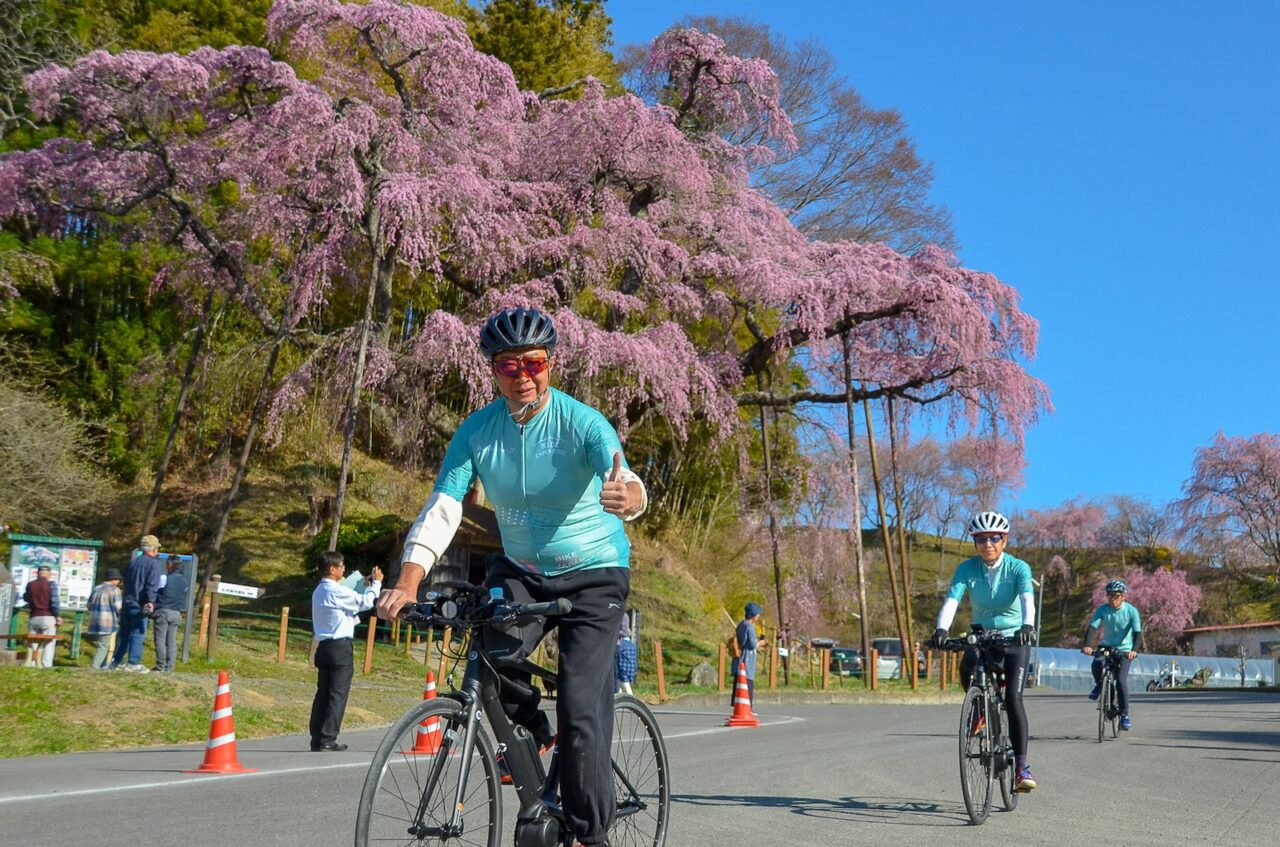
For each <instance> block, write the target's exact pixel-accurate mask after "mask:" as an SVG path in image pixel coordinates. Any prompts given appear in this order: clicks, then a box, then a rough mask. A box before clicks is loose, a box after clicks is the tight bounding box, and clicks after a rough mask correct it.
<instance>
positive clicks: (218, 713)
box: [183, 671, 258, 773]
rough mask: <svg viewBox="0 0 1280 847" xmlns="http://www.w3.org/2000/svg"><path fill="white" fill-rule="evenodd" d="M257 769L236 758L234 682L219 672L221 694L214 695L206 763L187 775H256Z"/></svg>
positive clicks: (205, 750)
mask: <svg viewBox="0 0 1280 847" xmlns="http://www.w3.org/2000/svg"><path fill="white" fill-rule="evenodd" d="M257 770H258V769H257V768H245V767H241V766H240V761H239V760H238V759H237V758H236V723H235V718H233V717H232V716H231V681H230V680H229V679H228V678H227V672H226V671H218V691H217V693H216V694H214V695H213V719H212V720H211V721H210V722H209V743H208V744H207V745H206V746H205V748H204V762H202V763H201V764H200V767H198V768H196V769H195V770H190V771H183V773H255V772H256V771H257Z"/></svg>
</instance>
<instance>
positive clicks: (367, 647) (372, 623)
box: [364, 615, 378, 676]
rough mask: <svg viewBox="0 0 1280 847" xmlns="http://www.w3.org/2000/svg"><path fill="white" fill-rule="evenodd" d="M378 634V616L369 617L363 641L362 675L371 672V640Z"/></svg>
mask: <svg viewBox="0 0 1280 847" xmlns="http://www.w3.org/2000/svg"><path fill="white" fill-rule="evenodd" d="M377 634H378V616H377V615H369V632H368V634H367V635H366V636H365V639H364V675H365V676H368V675H369V673H370V672H371V671H372V670H373V639H374V638H375V637H377Z"/></svg>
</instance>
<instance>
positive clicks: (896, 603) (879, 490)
mask: <svg viewBox="0 0 1280 847" xmlns="http://www.w3.org/2000/svg"><path fill="white" fill-rule="evenodd" d="M862 412H863V416H864V417H865V418H866V419H867V446H868V447H869V448H870V450H871V482H872V484H874V485H875V489H876V511H877V512H879V514H880V538H881V541H882V542H883V543H884V561H885V565H886V566H887V567H888V568H889V589H890V593H891V594H892V596H893V619H894V622H895V623H896V624H897V626H898V640H899V641H901V642H902V655H903V657H904V659H905V657H906V656H908V655H910V650H911V648H910V646H909V645H908V644H907V626H906V621H905V620H904V619H903V617H902V603H901V601H900V600H899V598H898V573H897V568H896V566H895V565H894V563H893V543H892V542H891V541H890V540H889V519H888V517H887V516H886V515H885V508H884V485H883V484H882V482H881V479H882V478H881V476H880V462H879V459H878V458H877V456H876V429H875V425H874V424H872V422H871V402H870V401H869V400H866V399H864V400H863V401H862Z"/></svg>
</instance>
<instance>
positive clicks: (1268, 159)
mask: <svg viewBox="0 0 1280 847" xmlns="http://www.w3.org/2000/svg"><path fill="white" fill-rule="evenodd" d="M607 9H608V12H609V14H610V15H611V16H612V17H613V21H614V28H613V31H614V37H615V40H616V42H617V43H618V44H619V45H621V44H626V43H634V42H647V41H648V40H650V39H651V38H653V37H654V36H655V35H657V34H658V33H660V32H661V31H662V30H663V29H665V28H666V27H667V26H669V25H671V24H672V23H674V22H676V21H677V20H679V19H680V18H682V17H683V16H684V15H686V14H717V15H729V14H737V15H742V16H745V17H749V18H753V19H755V20H758V21H761V22H763V23H767V24H769V25H770V27H772V28H773V29H774V30H775V31H777V32H781V33H783V34H785V35H786V36H787V37H788V38H790V39H793V40H795V39H801V38H809V37H816V38H819V39H821V40H822V41H823V42H824V43H825V44H826V46H827V47H828V49H830V50H831V51H832V53H834V54H835V55H836V57H837V58H838V59H839V62H840V67H841V71H842V72H843V73H844V74H845V75H846V76H847V77H848V79H849V81H850V82H852V83H853V85H854V87H856V88H857V89H858V91H859V92H861V93H862V95H863V96H864V97H865V98H866V99H867V100H868V101H869V102H870V103H872V104H873V105H875V106H878V107H894V108H896V109H898V110H899V111H901V112H902V114H903V116H904V117H905V119H906V121H907V123H908V125H909V127H910V133H911V136H912V138H913V139H914V140H915V142H916V144H917V146H918V149H919V151H920V153H921V154H922V155H923V156H924V157H925V158H926V159H928V160H930V161H932V162H933V165H934V170H935V183H934V191H933V199H934V200H935V201H937V202H941V203H944V204H946V205H947V206H948V207H950V209H951V211H952V213H953V215H954V225H955V231H956V235H957V237H958V239H959V241H960V243H961V245H962V247H961V250H960V258H961V260H962V261H963V263H964V264H966V265H968V266H970V267H974V268H980V269H982V270H987V271H991V272H993V273H995V274H996V275H997V276H999V277H1000V278H1001V279H1003V280H1004V281H1006V282H1008V283H1010V284H1012V285H1013V286H1014V287H1016V288H1017V289H1018V291H1019V292H1020V293H1021V295H1022V297H1023V308H1024V310H1026V311H1027V312H1029V313H1030V314H1031V315H1033V316H1035V317H1036V318H1037V319H1038V320H1039V321H1040V325H1041V339H1040V348H1039V355H1038V356H1037V358H1036V360H1035V361H1034V362H1032V363H1030V370H1031V372H1032V373H1034V374H1035V375H1036V376H1038V377H1039V378H1041V379H1042V380H1044V381H1045V382H1047V383H1048V385H1049V387H1050V390H1051V391H1052V394H1053V402H1054V405H1055V406H1056V409H1057V411H1056V413H1055V414H1053V415H1052V416H1049V417H1047V418H1045V419H1044V420H1042V422H1041V423H1039V424H1037V425H1036V426H1035V427H1034V428H1033V429H1032V430H1030V432H1029V433H1028V435H1027V458H1028V461H1029V467H1028V469H1027V484H1026V487H1025V488H1024V489H1023V491H1022V492H1021V493H1020V494H1019V495H1018V497H1017V500H1016V501H1015V502H1013V503H1009V504H1005V505H1006V506H1013V507H1018V508H1022V509H1026V508H1040V507H1044V506H1049V505H1054V504H1057V503H1060V502H1062V501H1063V500H1065V499H1067V498H1070V497H1075V496H1077V495H1084V496H1085V497H1104V496H1106V495H1109V494H1131V495H1135V496H1139V497H1146V498H1149V499H1151V500H1154V501H1157V502H1164V501H1167V500H1170V499H1173V498H1175V497H1177V496H1179V494H1180V489H1181V485H1182V482H1183V481H1184V480H1185V479H1186V478H1187V476H1188V475H1189V473H1190V468H1191V462H1192V459H1193V456H1194V452H1195V450H1196V448H1197V447H1200V446H1203V445H1205V444H1207V443H1208V442H1209V440H1210V439H1211V438H1212V437H1213V435H1214V434H1215V433H1216V432H1217V431H1219V430H1223V431H1224V432H1226V433H1227V434H1228V435H1251V434H1254V433H1258V432H1264V431H1267V432H1276V431H1280V48H1277V44H1280V3H1275V2H1270V0H1254V2H1223V3H1213V4H1210V3H1192V2H1151V0H1147V1H1146V2H1123V3H1116V2H1107V3H1103V2H1070V3H1067V2H1058V3H1041V2H1025V0H1023V2H981V3H979V2H973V3H955V2H942V0H937V1H936V2H905V0H904V1H903V2H889V0H882V2H877V3H865V2H856V0H850V1H849V2H811V1H810V0H789V2H777V0H773V2H765V1H764V0H732V1H731V0H684V2H679V3H669V2H663V0H644V1H643V2H642V0H609V2H608V4H607Z"/></svg>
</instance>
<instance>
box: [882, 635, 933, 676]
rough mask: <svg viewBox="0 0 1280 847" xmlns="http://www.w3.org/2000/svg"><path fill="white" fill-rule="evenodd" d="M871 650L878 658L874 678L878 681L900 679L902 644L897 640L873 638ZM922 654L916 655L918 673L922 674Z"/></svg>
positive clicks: (923, 657)
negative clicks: (918, 667)
mask: <svg viewBox="0 0 1280 847" xmlns="http://www.w3.org/2000/svg"><path fill="white" fill-rule="evenodd" d="M871 649H872V650H875V651H876V653H877V654H878V655H877V658H878V661H877V662H876V677H877V678H878V679H901V678H902V642H901V641H899V640H898V639H897V638H888V637H886V638H873V639H871ZM924 659H925V656H924V654H923V653H917V654H916V662H917V663H918V664H919V666H920V672H921V673H922V674H923V673H924Z"/></svg>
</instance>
